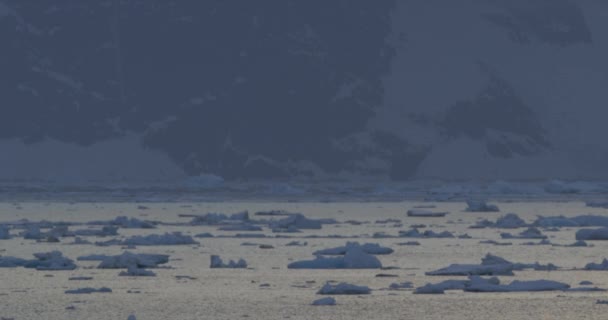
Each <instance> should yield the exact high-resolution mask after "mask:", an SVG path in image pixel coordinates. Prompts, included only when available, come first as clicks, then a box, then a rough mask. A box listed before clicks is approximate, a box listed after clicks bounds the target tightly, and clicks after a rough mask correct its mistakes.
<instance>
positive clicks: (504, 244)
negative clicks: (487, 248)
mask: <svg viewBox="0 0 608 320" xmlns="http://www.w3.org/2000/svg"><path fill="white" fill-rule="evenodd" d="M479 243H481V244H493V245H495V246H510V245H512V244H513V243H511V242H498V241H496V240H481V241H479Z"/></svg>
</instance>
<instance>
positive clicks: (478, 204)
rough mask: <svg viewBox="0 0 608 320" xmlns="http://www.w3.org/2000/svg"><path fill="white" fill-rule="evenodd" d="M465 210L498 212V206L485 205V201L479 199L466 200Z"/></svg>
mask: <svg viewBox="0 0 608 320" xmlns="http://www.w3.org/2000/svg"><path fill="white" fill-rule="evenodd" d="M465 210H466V211H469V212H498V211H500V210H499V209H498V206H496V205H493V204H488V203H486V201H485V200H480V199H478V200H474V199H469V200H467V208H466V209H465Z"/></svg>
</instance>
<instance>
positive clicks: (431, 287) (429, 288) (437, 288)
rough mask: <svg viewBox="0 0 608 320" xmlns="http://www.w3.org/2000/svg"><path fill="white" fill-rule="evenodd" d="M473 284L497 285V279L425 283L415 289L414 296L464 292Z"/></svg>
mask: <svg viewBox="0 0 608 320" xmlns="http://www.w3.org/2000/svg"><path fill="white" fill-rule="evenodd" d="M473 283H475V284H498V283H500V281H499V280H498V278H496V277H493V278H489V279H484V278H481V277H478V276H472V277H469V279H468V280H445V281H442V282H440V283H435V284H431V283H427V284H426V285H424V286H422V287H418V288H416V290H415V291H414V293H415V294H443V293H445V291H446V290H464V289H465V288H466V287H467V286H471V285H473Z"/></svg>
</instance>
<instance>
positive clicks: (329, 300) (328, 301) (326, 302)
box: [311, 297, 336, 306]
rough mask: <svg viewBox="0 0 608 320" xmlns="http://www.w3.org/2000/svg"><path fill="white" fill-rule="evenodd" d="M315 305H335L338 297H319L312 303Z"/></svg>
mask: <svg viewBox="0 0 608 320" xmlns="http://www.w3.org/2000/svg"><path fill="white" fill-rule="evenodd" d="M311 305H313V306H335V305H336V299H334V298H332V297H325V298H321V299H317V300H315V301H313V302H312V303H311Z"/></svg>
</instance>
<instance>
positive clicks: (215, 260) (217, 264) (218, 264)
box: [209, 255, 247, 269]
mask: <svg viewBox="0 0 608 320" xmlns="http://www.w3.org/2000/svg"><path fill="white" fill-rule="evenodd" d="M209 268H233V269H237V268H247V262H246V261H245V260H243V259H239V260H238V261H236V262H235V261H234V260H230V261H228V263H224V261H222V258H220V256H218V255H212V256H211V265H210V266H209Z"/></svg>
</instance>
